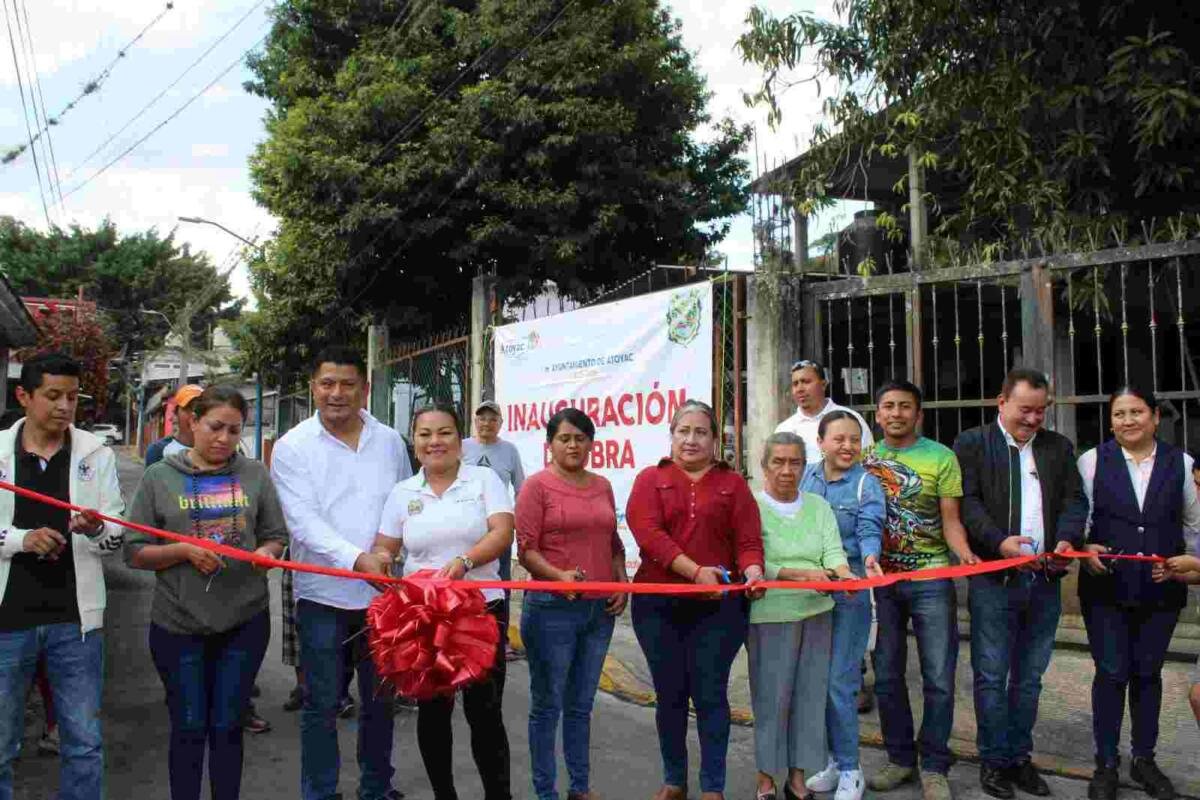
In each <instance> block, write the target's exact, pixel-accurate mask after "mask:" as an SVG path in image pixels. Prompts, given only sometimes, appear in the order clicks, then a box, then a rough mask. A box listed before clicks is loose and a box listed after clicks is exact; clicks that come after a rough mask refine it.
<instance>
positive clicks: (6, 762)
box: [0, 622, 104, 800]
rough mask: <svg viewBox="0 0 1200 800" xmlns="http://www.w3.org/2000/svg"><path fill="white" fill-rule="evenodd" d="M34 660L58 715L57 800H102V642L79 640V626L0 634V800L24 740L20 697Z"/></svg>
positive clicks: (90, 637)
mask: <svg viewBox="0 0 1200 800" xmlns="http://www.w3.org/2000/svg"><path fill="white" fill-rule="evenodd" d="M39 657H45V659H46V672H47V674H48V675H49V677H50V691H51V694H52V695H53V698H54V710H55V712H56V713H57V714H58V728H59V736H60V737H61V742H62V744H61V746H60V750H61V753H62V756H61V758H62V762H61V771H60V778H59V794H58V796H59V798H60V800H100V798H102V797H103V796H104V788H103V787H104V750H103V747H102V739H101V736H100V693H101V689H102V687H103V683H104V636H103V634H102V632H101V631H100V630H99V629H97V630H92V631H88V632H87V635H86V636H84V635H82V634H81V632H80V629H79V623H77V622H68V623H61V624H58V625H40V626H38V627H35V628H27V629H25V630H19V631H0V800H12V796H13V768H12V763H13V760H14V759H15V758H16V757H17V755H18V754H19V753H20V752H21V742H22V740H23V739H24V738H25V697H26V695H27V694H28V692H29V686H30V684H31V683H32V682H33V673H34V671H35V670H36V669H37V662H38V658H39Z"/></svg>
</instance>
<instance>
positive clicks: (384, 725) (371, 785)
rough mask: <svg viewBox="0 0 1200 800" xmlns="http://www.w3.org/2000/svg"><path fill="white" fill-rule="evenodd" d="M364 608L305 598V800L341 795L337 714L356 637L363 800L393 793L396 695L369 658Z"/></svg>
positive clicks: (301, 621) (300, 624)
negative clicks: (349, 646)
mask: <svg viewBox="0 0 1200 800" xmlns="http://www.w3.org/2000/svg"><path fill="white" fill-rule="evenodd" d="M366 624H367V618H366V611H365V610H363V609H358V610H353V609H342V608H334V607H332V606H327V605H322V604H321V603H314V602H313V601H311V600H303V599H301V600H299V601H298V602H297V603H296V629H297V633H299V635H300V669H302V670H303V671H304V684H305V689H306V692H305V696H304V708H303V710H302V711H301V712H300V795H301V797H302V799H303V800H333V798H335V797H338V794H337V786H338V773H339V772H340V770H341V765H342V762H341V755H340V753H339V751H338V739H337V712H338V699H339V698H340V697H341V695H342V687H343V686H344V685H345V683H344V681H345V676H346V671H347V669H348V667H347V665H346V659H345V657H344V653H345V651H344V649H343V642H345V641H346V640H347V639H349V638H350V637H352V636H353V637H354V639H353V645H354V652H355V659H354V661H355V663H357V665H358V698H359V716H358V768H359V771H360V773H361V778H360V779H359V786H358V800H383V798H384V796H385V795H386V794H387V793H388V792H390V791H391V789H392V697H391V694H390V693H389V692H387V691H386V690H382V687H380V686H379V681H378V679H377V678H376V677H375V663H374V662H373V661H372V660H371V658H370V656H369V655H368V654H367V645H366V635H365V634H362V635H358V634H360V633H361V632H362V631H363V630H364V629H365V628H366Z"/></svg>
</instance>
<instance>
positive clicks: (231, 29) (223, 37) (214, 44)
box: [22, 0, 266, 180]
mask: <svg viewBox="0 0 1200 800" xmlns="http://www.w3.org/2000/svg"><path fill="white" fill-rule="evenodd" d="M22 1H23V0H22ZM265 2H266V0H258V2H257V3H255V4H254V5H253V6H251V7H250V9H249V10H248V11H247V12H246V13H245V14H243V15H242V16H241V17H240V18H238V20H237V21H236V22H234V23H233V25H231V26H230V27H229V28H228V29H227V30H226V31H225V32H224V33H222V34H221V35H220V36H218V37H217V38H216V39H214V40H213V42H212V44H210V45H209V46H208V49H206V50H205V51H204V52H203V53H201V54H200V55H199V56H198V57H197V58H196V60H195V61H193V62H192V63H191V64H188V66H187V68H186V69H184V70H183V72H181V73H179V75H178V76H177V77H176V78H175V80H173V81H171V83H170V85H168V86H167V87H166V88H165V89H163V90H162V91H161V92H159V93H158V94H156V95H155V96H154V97H153V98H151V100H150V102H148V103H146V105H144V106H142V107H141V109H140V110H139V111H138V112H137V113H136V114H134V115H133V116H132V117H130V118H129V120H128V121H127V122H126V123H125V124H124V125H122V126H121V128H120V129H119V130H118V131H117V132H116V133H114V134H113V135H112V136H109V137H108V138H107V139H105V140H104V141H103V142H102V143H101V144H100V145H99V146H98V147H96V149H95V150H93V151H92V152H90V153H88V154H87V155H86V156H84V158H83V160H82V161H81V162H80V163H79V166H77V167H75V168H74V169H72V170H71V173H70V174H69V175H67V178H68V180H69V179H70V178H73V177H74V176H75V174H76V173H78V172H79V171H80V170H82V169H83V168H84V167H85V166H86V165H87V164H88V162H90V161H91V160H92V158H94V157H95V156H96V154H98V153H99V152H100V151H102V150H103V149H104V148H106V147H108V146H109V145H110V144H112V142H113V140H114V139H116V138H117V137H118V136H120V135H121V134H122V133H124V132H125V131H126V130H128V129H129V126H130V125H132V124H133V123H135V122H137V121H138V120H139V119H141V118H142V115H143V114H145V113H146V112H147V111H149V110H150V109H151V108H153V107H154V106H155V104H157V103H158V101H159V100H161V99H163V98H164V97H166V95H167V92H169V91H171V90H172V89H174V88H175V87H176V86H178V85H179V82H180V81H181V80H183V79H184V77H185V76H186V75H187V74H188V73H189V72H191V71H192V70H193V69H195V68H196V67H197V66H198V65H199V64H200V62H201V61H203V60H204V59H206V58H208V56H209V55H210V54H211V53H212V52H213V50H215V49H216V48H217V45H219V44H221V42H223V41H225V40H226V39H227V38H228V37H229V36H230V34H232V33H233V32H234V31H236V30H237V29H238V28H239V27H241V25H242V23H243V22H245V21H246V20H247V19H249V18H250V15H251V14H253V13H254V12H255V11H257V10H258V9H259V8H261V7H262V5H263V3H265Z"/></svg>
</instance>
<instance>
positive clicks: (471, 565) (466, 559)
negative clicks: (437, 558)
mask: <svg viewBox="0 0 1200 800" xmlns="http://www.w3.org/2000/svg"><path fill="white" fill-rule="evenodd" d="M455 558H457V559H458V560H459V561H461V562H462V563H463V569H465V570H466V571H467V572H470V571H471V570H473V569H475V562H474V561H472V560H471V557H470V556H468V555H467V554H466V553H464V554H462V555H461V556H455Z"/></svg>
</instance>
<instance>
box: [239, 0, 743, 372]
mask: <svg viewBox="0 0 1200 800" xmlns="http://www.w3.org/2000/svg"><path fill="white" fill-rule="evenodd" d="M274 15H275V23H274V27H273V29H272V32H271V34H270V37H269V39H268V43H267V45H266V49H265V51H264V52H263V54H262V55H261V56H259V57H257V58H254V59H252V61H251V67H252V69H253V71H254V73H255V76H256V78H255V80H254V82H253V83H251V84H250V85H249V87H248V88H250V90H251V91H253V92H256V93H257V94H260V95H261V96H263V97H265V98H267V99H269V100H270V102H271V103H272V107H271V110H270V112H269V114H268V117H267V123H266V124H267V131H268V136H267V138H266V140H265V141H264V142H263V143H262V144H261V145H260V146H259V148H258V150H257V152H256V153H255V155H254V157H253V159H252V162H251V166H252V175H253V180H254V184H255V187H256V197H257V199H258V200H259V201H260V202H261V203H262V204H263V205H264V206H266V207H267V208H269V209H270V210H271V212H272V213H273V214H275V215H276V217H278V218H279V220H280V228H279V241H278V242H277V246H276V247H274V248H273V250H272V254H271V256H270V257H269V258H268V259H267V260H263V261H259V262H257V263H255V264H254V265H253V268H252V273H253V284H254V287H255V290H256V291H257V292H258V293H259V297H260V301H259V307H260V308H263V309H265V311H264V313H262V314H259V315H256V316H255V317H253V318H251V319H250V320H249V325H248V328H247V330H246V331H245V332H244V338H245V339H248V340H249V341H248V343H247V346H259V347H260V348H261V349H262V350H263V352H264V354H265V356H264V357H269V358H270V359H271V360H273V361H287V360H295V359H298V358H299V356H298V354H297V353H296V352H295V348H294V347H293V344H294V343H299V342H306V343H309V342H311V343H312V344H313V346H317V345H319V343H320V342H321V341H322V340H324V339H328V338H334V337H344V336H347V335H354V334H356V333H359V332H361V327H362V322H363V320H364V319H367V318H375V319H380V320H385V321H386V322H387V323H388V324H389V325H391V327H392V329H393V331H394V333H395V335H397V336H399V337H402V338H403V337H408V336H412V335H414V334H417V333H419V332H421V331H423V330H428V329H429V328H430V327H433V328H441V327H444V326H445V325H447V324H450V323H453V322H455V321H457V320H458V319H460V318H461V317H462V316H464V315H465V314H466V312H467V310H468V306H469V297H470V281H471V278H472V277H473V276H475V275H477V274H480V273H482V272H488V273H494V274H496V275H498V276H499V278H500V288H501V291H502V292H503V293H504V295H505V296H507V297H510V298H516V297H521V296H528V295H530V294H533V293H536V291H537V290H538V289H539V288H540V287H541V285H542V284H543V282H544V281H545V280H547V279H552V280H554V281H556V282H557V283H558V285H559V287H560V290H561V291H563V292H564V293H565V294H568V295H575V296H580V295H584V294H586V293H587V291H588V290H589V289H590V288H593V287H597V286H602V285H611V284H613V283H617V282H620V281H621V280H624V279H626V278H628V277H630V276H632V275H635V274H637V273H639V272H641V271H643V270H644V269H646V267H647V266H648V265H649V264H650V263H652V262H655V261H657V262H666V263H680V262H690V263H698V262H699V261H701V260H702V259H704V258H706V257H707V256H708V255H709V254H710V253H711V251H712V250H713V248H714V245H715V244H716V243H717V242H719V241H720V240H721V239H722V238H723V237H724V235H725V234H726V232H727V231H728V222H727V221H726V220H727V218H728V217H730V216H731V215H732V214H735V213H737V212H738V211H740V210H741V209H742V208H743V207H744V205H745V201H746V198H747V190H746V183H747V179H748V177H749V176H748V172H747V165H746V163H745V161H744V160H743V159H742V158H741V156H740V153H741V151H742V149H743V147H744V145H745V142H746V140H747V136H748V131H747V130H745V129H741V128H738V127H737V126H735V125H734V124H733V123H732V122H729V121H727V120H726V121H723V122H720V123H717V124H716V125H715V126H714V127H715V131H713V132H712V134H711V135H710V136H708V138H706V139H704V140H703V141H701V140H700V139H699V138H698V137H697V135H696V132H697V131H698V130H700V129H701V128H704V127H705V126H706V125H708V124H709V122H710V120H709V118H708V116H707V115H706V112H705V105H706V102H707V99H708V95H707V92H706V89H705V86H704V81H703V79H702V78H701V77H700V76H699V75H698V74H697V73H696V71H695V68H694V65H693V63H692V58H691V56H690V54H688V52H687V51H686V50H685V49H684V48H683V46H682V44H681V42H680V38H679V31H678V26H677V24H676V23H674V22H672V20H671V18H670V17H669V16H668V14H667V12H666V11H665V10H664V9H663V8H661V7H660V6H659V4H658V2H657V0H612V1H609V2H602V1H601V0H477V1H476V0H453V1H451V0H426V1H425V2H414V3H412V4H411V5H410V4H409V3H407V2H401V0H381V2H373V3H361V2H353V1H352V0H338V1H337V2H330V0H320V1H318V0H290V2H280V3H278V4H277V6H276V7H275V10H274ZM539 33H540V35H539Z"/></svg>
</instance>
